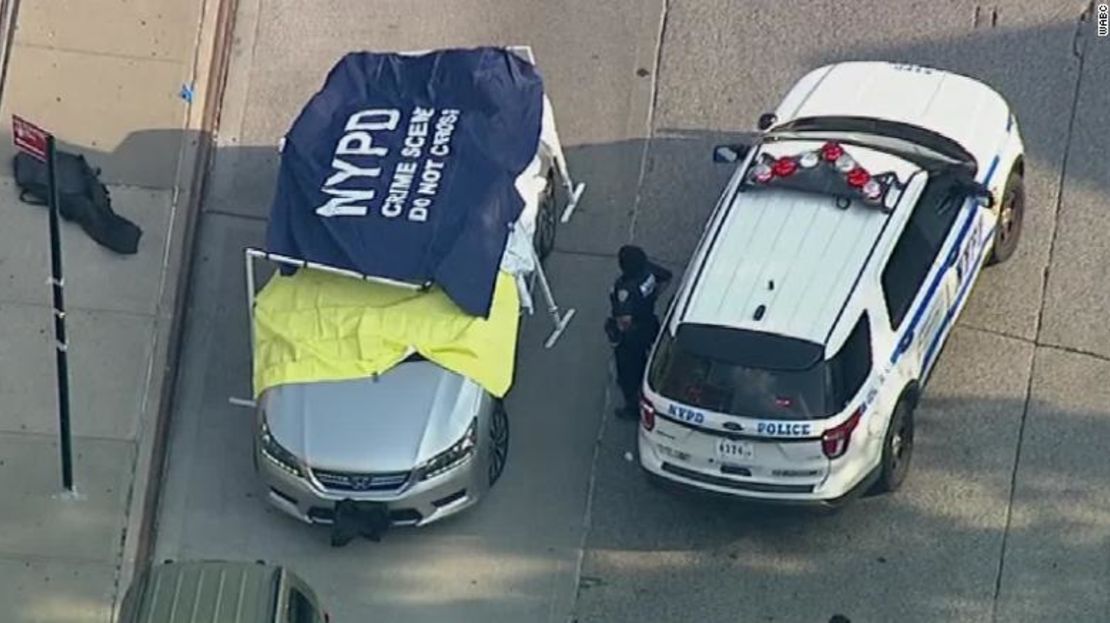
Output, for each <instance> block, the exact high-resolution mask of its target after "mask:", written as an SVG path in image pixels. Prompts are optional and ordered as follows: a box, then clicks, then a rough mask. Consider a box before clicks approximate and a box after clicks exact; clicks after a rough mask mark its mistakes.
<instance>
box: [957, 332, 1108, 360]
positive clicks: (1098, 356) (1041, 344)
mask: <svg viewBox="0 0 1110 623" xmlns="http://www.w3.org/2000/svg"><path fill="white" fill-rule="evenodd" d="M959 328H960V329H963V330H965V331H974V332H976V333H986V334H988V335H994V336H996V337H1001V338H1006V339H1010V340H1015V341H1017V342H1021V343H1022V344H1029V345H1030V346H1033V347H1034V348H1048V349H1052V350H1058V351H1060V352H1064V353H1069V354H1072V355H1082V356H1084V357H1090V358H1091V359H1097V360H1099V361H1103V362H1106V363H1110V355H1103V354H1101V353H1096V352H1094V351H1090V350H1084V349H1082V348H1076V347H1074V346H1068V345H1066V344H1057V343H1054V342H1041V341H1039V340H1036V339H1030V338H1027V337H1025V336H1022V335H1014V334H1013V333H1007V332H1005V331H998V330H996V329H988V328H986V327H976V326H974V325H959Z"/></svg>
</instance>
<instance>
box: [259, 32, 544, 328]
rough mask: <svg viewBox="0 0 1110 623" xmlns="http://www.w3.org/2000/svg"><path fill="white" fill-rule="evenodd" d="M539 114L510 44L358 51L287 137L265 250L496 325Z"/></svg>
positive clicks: (538, 102) (528, 74)
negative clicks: (496, 296)
mask: <svg viewBox="0 0 1110 623" xmlns="http://www.w3.org/2000/svg"><path fill="white" fill-rule="evenodd" d="M542 115H543V84H542V82H541V81H540V76H539V74H538V73H537V72H536V70H535V68H534V67H533V66H532V65H530V64H529V63H528V62H526V61H524V60H523V59H521V58H519V57H518V56H516V55H515V54H513V53H512V52H509V51H507V50H504V49H499V48H478V49H471V50H441V51H436V52H430V53H428V54H424V55H420V56H405V55H399V54H377V53H370V52H359V53H352V54H348V55H347V56H345V57H344V58H343V59H342V60H340V61H339V63H338V64H336V66H335V67H334V68H332V70H331V72H330V73H329V74H328V77H327V80H326V81H325V83H324V86H323V88H322V89H321V90H320V91H319V92H318V93H317V94H316V95H315V96H314V97H313V98H312V99H311V100H310V101H309V102H308V104H307V105H306V106H305V108H304V110H302V111H301V113H300V115H299V116H298V117H297V120H296V121H295V122H294V123H293V127H292V128H291V129H290V130H289V133H288V134H287V135H286V140H285V146H284V148H283V150H282V155H281V168H280V173H279V177H278V183H277V195H276V197H275V199H274V203H273V207H272V209H271V213H270V222H269V229H268V231H267V239H266V244H267V247H268V250H269V251H270V252H272V253H280V254H283V255H289V256H292V257H296V258H299V259H302V260H307V261H311V262H319V263H322V264H327V265H329V266H334V267H337V268H345V269H350V270H355V271H357V272H360V273H362V274H365V275H371V276H375V277H385V278H389V279H395V280H402V281H409V282H416V283H428V282H432V283H434V284H436V285H438V286H439V287H441V288H443V290H444V291H445V292H446V293H447V295H448V296H449V297H450V298H451V300H453V301H454V302H455V303H456V304H457V305H458V306H459V307H460V308H462V310H463V311H465V312H467V313H469V314H471V315H474V316H482V317H486V316H488V314H489V310H490V305H491V301H492V298H493V289H494V283H495V281H496V276H497V271H498V268H499V265H500V262H501V257H502V254H503V253H504V250H505V244H506V239H507V237H508V234H509V227H510V225H511V224H512V223H514V222H515V221H516V220H517V218H519V216H520V213H521V210H522V209H523V207H524V202H523V200H522V198H521V197H520V195H519V193H518V192H517V190H516V188H515V187H514V182H515V181H516V178H517V177H518V176H519V175H520V174H521V173H522V172H523V171H524V170H525V168H526V167H527V166H528V165H529V163H531V161H532V159H533V158H534V157H535V155H536V152H537V149H538V146H539V137H540V126H541V122H542Z"/></svg>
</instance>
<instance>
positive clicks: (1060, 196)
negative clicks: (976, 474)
mask: <svg viewBox="0 0 1110 623" xmlns="http://www.w3.org/2000/svg"><path fill="white" fill-rule="evenodd" d="M1093 9H1094V2H1091V3H1090V4H1088V5H1087V8H1085V9H1084V10H1083V12H1082V13H1080V14H1079V17H1078V18H1077V20H1076V25H1075V35H1074V38H1073V40H1072V54H1073V55H1074V56H1075V57H1076V58H1078V59H1079V62H1078V67H1077V71H1076V77H1075V88H1074V89H1073V91H1072V101H1071V110H1070V114H1069V115H1068V129H1067V133H1066V134H1065V136H1064V155H1063V158H1062V159H1061V162H1060V176H1059V179H1058V180H1057V184H1056V188H1057V192H1056V202H1055V205H1054V206H1053V212H1052V221H1051V222H1052V234H1051V236H1050V238H1049V245H1048V259H1047V261H1046V262H1045V266H1044V272H1043V275H1044V280H1043V281H1042V282H1041V305H1040V309H1039V310H1038V313H1037V322H1036V326H1035V328H1034V331H1033V335H1034V336H1035V338H1034V342H1033V343H1034V344H1036V345H1039V344H1040V335H1041V330H1042V329H1043V328H1044V314H1045V304H1046V301H1047V300H1048V280H1049V276H1050V274H1051V268H1052V258H1053V256H1054V255H1055V252H1056V237H1057V234H1058V233H1059V230H1060V226H1059V217H1060V210H1061V208H1062V206H1063V203H1064V191H1065V186H1064V184H1065V183H1066V182H1067V175H1068V161H1069V156H1070V155H1071V144H1072V139H1073V138H1074V136H1075V119H1076V116H1077V113H1078V108H1079V95H1080V93H1081V91H1082V86H1083V70H1084V66H1085V63H1084V61H1085V60H1086V54H1085V53H1084V51H1085V48H1086V43H1087V40H1086V37H1085V36H1084V30H1085V26H1086V24H1087V22H1089V21H1090V19H1091V13H1092V12H1093ZM1062 350H1066V349H1062ZM1036 372H1037V351H1036V349H1034V350H1033V360H1032V364H1031V365H1030V366H1029V378H1028V380H1027V381H1026V386H1025V404H1024V406H1023V408H1022V410H1021V421H1020V423H1019V425H1018V438H1017V447H1016V448H1015V450H1014V462H1013V468H1012V470H1011V472H1010V495H1009V500H1008V503H1007V504H1006V523H1005V527H1004V529H1003V531H1002V544H1001V547H1000V549H999V555H998V571H997V574H996V575H995V580H994V595H993V598H992V599H991V621H992V622H995V621H998V599H999V596H1000V594H1001V593H1002V577H1003V574H1004V573H1005V569H1006V548H1007V546H1008V545H1009V538H1010V528H1011V525H1012V522H1013V515H1014V497H1015V495H1016V492H1017V477H1018V466H1019V465H1020V464H1021V448H1022V445H1023V443H1024V440H1025V425H1026V422H1027V421H1028V419H1029V406H1030V403H1031V402H1032V397H1033V382H1034V379H1036Z"/></svg>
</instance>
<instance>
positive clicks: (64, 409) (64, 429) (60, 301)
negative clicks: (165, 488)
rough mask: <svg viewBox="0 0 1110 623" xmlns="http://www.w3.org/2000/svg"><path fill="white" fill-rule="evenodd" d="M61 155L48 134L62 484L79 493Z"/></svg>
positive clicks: (48, 185) (71, 491)
mask: <svg viewBox="0 0 1110 623" xmlns="http://www.w3.org/2000/svg"><path fill="white" fill-rule="evenodd" d="M56 164H57V157H56V149H55V145H54V136H53V135H52V134H48V135H47V136H46V176H47V187H48V189H49V193H48V194H49V195H50V201H49V208H50V210H49V212H50V281H49V282H48V283H49V284H50V286H51V290H53V294H54V348H55V351H56V355H57V360H56V363H57V373H58V433H59V437H60V440H59V441H60V443H59V446H60V450H61V455H62V486H63V487H64V488H65V490H66V492H67V493H70V494H72V493H75V492H76V489H75V487H74V484H73V440H72V436H71V431H70V426H69V359H68V352H69V342H68V340H67V339H66V311H65V309H66V306H65V292H64V289H65V278H64V277H63V275H62V240H61V228H60V227H59V224H58V212H59V211H60V210H61V201H60V198H59V196H58V179H57V167H56Z"/></svg>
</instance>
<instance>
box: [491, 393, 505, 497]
mask: <svg viewBox="0 0 1110 623" xmlns="http://www.w3.org/2000/svg"><path fill="white" fill-rule="evenodd" d="M489 440H490V453H489V484H490V486H493V485H494V483H496V482H497V481H498V480H499V479H500V478H501V474H502V472H504V471H505V462H506V461H508V459H509V414H508V413H506V411H505V403H504V402H502V401H500V400H498V401H497V402H496V404H495V405H494V407H493V414H492V415H491V416H490V422H489Z"/></svg>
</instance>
